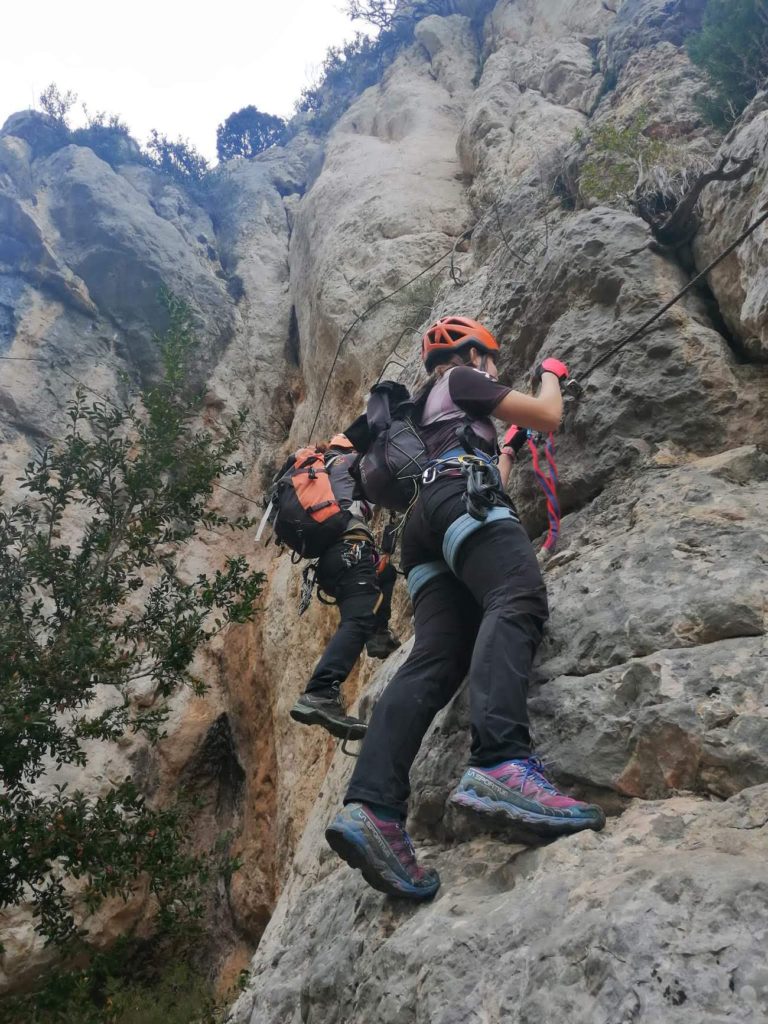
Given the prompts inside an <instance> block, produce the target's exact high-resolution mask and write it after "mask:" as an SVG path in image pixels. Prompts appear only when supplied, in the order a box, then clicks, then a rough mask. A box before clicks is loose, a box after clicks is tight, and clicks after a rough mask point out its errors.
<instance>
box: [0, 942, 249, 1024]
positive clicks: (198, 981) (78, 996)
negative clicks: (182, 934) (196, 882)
mask: <svg viewBox="0 0 768 1024" xmlns="http://www.w3.org/2000/svg"><path fill="white" fill-rule="evenodd" d="M199 961H200V957H199V956H195V955H194V953H193V951H192V949H191V948H189V944H188V945H187V947H186V948H185V947H184V946H179V945H178V944H169V943H166V942H164V941H162V940H160V941H155V942H154V943H152V944H151V945H149V946H146V947H145V948H141V947H139V946H138V945H137V944H136V943H132V942H130V941H129V940H125V939H123V940H121V941H120V942H118V944H117V945H116V946H115V947H114V948H113V949H112V950H110V951H109V952H107V953H98V954H96V955H94V956H93V958H92V959H91V961H90V962H89V964H88V965H87V966H86V967H82V968H72V969H55V970H53V971H51V972H50V973H49V974H48V975H47V976H46V978H45V981H44V983H43V985H42V986H41V987H40V988H38V989H36V990H35V991H34V992H30V993H26V994H24V995H17V996H10V997H8V996H6V997H5V998H2V999H0V1024H21V1022H22V1021H23V1022H24V1024H222V1022H223V1021H224V1019H225V1017H226V1011H227V1008H228V1006H229V1005H231V1003H232V1002H233V1001H234V999H235V998H236V997H237V992H236V991H235V992H231V993H227V995H226V996H224V997H223V998H221V999H217V998H216V997H215V995H214V992H213V987H212V985H211V983H210V981H209V980H208V978H207V976H206V972H205V970H204V969H201V965H200V962H199Z"/></svg>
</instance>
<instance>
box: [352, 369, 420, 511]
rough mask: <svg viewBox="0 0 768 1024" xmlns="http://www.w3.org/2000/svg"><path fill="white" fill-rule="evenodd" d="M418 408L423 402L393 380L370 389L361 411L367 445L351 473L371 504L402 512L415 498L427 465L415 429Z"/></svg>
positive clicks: (416, 429) (418, 414)
mask: <svg viewBox="0 0 768 1024" xmlns="http://www.w3.org/2000/svg"><path fill="white" fill-rule="evenodd" d="M422 409H423V402H415V401H414V400H413V399H412V398H411V396H410V394H409V393H408V389H407V388H405V387H403V385H402V384H398V383H397V382H396V381H391V380H385V381H382V382H381V383H380V384H375V385H374V386H373V387H372V388H371V394H370V397H369V399H368V406H367V408H366V411H365V419H366V424H367V428H368V445H367V447H366V450H365V451H364V453H363V454H362V455H361V456H360V458H359V459H358V461H357V465H356V466H355V468H354V470H353V474H354V476H355V477H356V479H357V481H358V483H359V485H360V490H361V491H362V493H363V496H364V497H365V499H366V500H367V501H369V502H370V503H371V504H373V505H379V506H381V507H382V508H386V509H389V510H390V511H393V512H404V511H405V510H406V509H407V508H408V507H409V506H410V504H411V502H412V501H413V499H414V498H415V497H416V494H417V493H418V489H419V483H420V482H421V476H422V474H423V472H424V470H425V469H426V468H427V464H428V463H429V456H428V455H427V449H426V446H425V444H424V441H423V440H422V438H421V435H420V434H419V430H418V428H417V426H416V424H417V423H418V420H419V417H420V416H421V412H422Z"/></svg>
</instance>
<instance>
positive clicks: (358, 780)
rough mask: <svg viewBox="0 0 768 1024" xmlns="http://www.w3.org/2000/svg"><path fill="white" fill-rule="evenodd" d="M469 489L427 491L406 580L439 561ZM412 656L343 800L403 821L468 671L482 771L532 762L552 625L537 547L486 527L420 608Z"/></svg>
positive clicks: (410, 543) (516, 530) (409, 544)
mask: <svg viewBox="0 0 768 1024" xmlns="http://www.w3.org/2000/svg"><path fill="white" fill-rule="evenodd" d="M463 494H464V481H463V479H456V478H450V477H449V478H446V477H443V478H441V479H438V480H437V481H436V482H435V483H432V484H429V485H427V486H425V487H424V488H423V489H422V491H421V494H420V496H419V498H418V500H417V502H416V505H415V506H414V509H413V511H412V513H411V516H410V518H409V520H408V523H407V524H406V527H405V530H404V532H403V545H402V561H403V567H404V568H405V570H406V571H410V569H412V568H413V567H414V566H415V565H419V564H421V563H423V562H430V561H434V560H436V559H439V558H442V540H443V536H444V535H445V531H446V530H447V528H448V527H449V526H450V524H451V523H452V522H454V521H455V520H456V519H457V518H458V517H459V516H461V515H463V514H464V513H465V512H466V508H465V505H464V501H463ZM414 615H415V630H416V637H415V642H414V646H413V650H412V651H411V654H410V656H409V658H408V660H407V661H406V662H405V664H404V665H403V666H402V668H401V669H400V670H399V671H398V672H397V673H396V675H395V676H394V677H393V679H392V681H391V682H390V684H389V686H388V687H387V688H386V690H385V691H384V693H383V694H382V696H381V697H380V699H379V701H378V703H377V704H376V707H375V708H374V711H373V715H372V717H371V721H370V723H369V726H368V731H367V733H366V736H365V740H364V742H363V747H362V750H361V752H360V757H359V758H358V761H357V764H356V767H355V771H354V774H353V775H352V779H351V782H350V784H349V788H348V790H347V794H346V797H345V801H346V802H350V801H352V800H359V801H362V802H363V803H375V804H381V805H384V806H386V807H389V808H390V809H392V810H393V811H396V812H398V813H400V814H402V815H405V813H406V810H407V801H408V797H409V795H410V784H409V778H408V776H409V772H410V768H411V765H412V764H413V761H414V759H415V757H416V754H417V753H418V751H419V747H420V746H421V741H422V739H423V738H424V734H425V733H426V731H427V729H428V728H429V725H430V723H431V722H432V719H433V718H434V717H435V715H436V714H437V712H438V711H439V710H440V709H441V708H443V707H444V706H445V705H446V704H447V703H448V702H449V701H450V699H451V698H452V697H453V696H454V694H455V693H456V691H457V690H458V688H459V686H460V685H461V682H462V680H463V678H464V676H465V674H466V673H467V671H469V698H470V726H471V756H470V763H471V764H474V765H479V766H486V767H487V766H490V765H496V764H499V763H500V762H501V761H507V760H511V759H512V758H519V757H527V756H528V755H529V754H530V749H531V748H530V734H529V730H528V713H527V707H526V705H527V696H528V677H529V674H530V669H531V664H532V662H533V657H534V655H535V653H536V648H537V647H538V645H539V642H540V640H541V635H542V629H543V626H544V623H545V621H546V619H547V616H548V608H547V596H546V590H545V587H544V583H543V581H542V578H541V573H540V571H539V565H538V562H537V560H536V555H535V553H534V550H533V547H532V545H531V542H530V541H529V539H528V536H527V534H526V533H525V530H524V529H523V527H522V526H520V525H519V524H518V523H515V522H513V521H512V520H509V521H502V522H498V523H493V524H491V525H489V526H485V527H483V528H482V529H480V530H478V531H477V532H476V533H475V534H473V535H472V536H471V537H469V538H468V539H467V541H466V542H465V543H464V545H463V546H462V548H461V550H460V551H459V563H458V566H457V575H456V576H454V575H453V574H452V573H444V574H442V575H440V576H437V577H435V578H434V579H433V580H431V581H430V582H429V583H427V584H426V585H425V586H424V587H423V588H422V589H421V590H420V591H419V593H418V594H417V595H416V599H415V602H414Z"/></svg>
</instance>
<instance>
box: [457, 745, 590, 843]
mask: <svg viewBox="0 0 768 1024" xmlns="http://www.w3.org/2000/svg"><path fill="white" fill-rule="evenodd" d="M450 800H451V802H452V803H454V804H457V805H458V806H459V807H466V808H467V809H469V810H472V811H477V812H478V813H479V814H483V815H486V816H488V817H492V818H495V819H496V820H497V821H499V822H503V823H509V822H512V823H514V824H516V825H520V826H522V830H523V831H524V832H532V833H533V834H534V835H537V836H544V837H554V836H560V835H570V834H571V833H572V832H581V831H582V830H583V829H586V828H591V829H594V830H595V831H596V832H599V831H600V829H601V828H603V826H604V825H605V814H604V813H603V811H602V809H601V808H600V807H597V806H596V805H595V804H585V803H582V802H581V801H580V800H574V799H573V797H570V796H566V795H565V794H564V793H561V792H560V791H559V790H557V789H555V787H554V786H553V785H552V783H551V782H550V781H549V779H547V777H546V776H545V775H544V772H543V768H542V764H541V761H539V760H538V759H537V758H535V757H525V758H521V759H519V760H515V761H505V762H504V763H503V764H500V765H497V766H496V767H495V768H467V770H466V771H465V772H464V775H463V776H462V779H461V782H460V783H459V785H458V786H457V788H456V789H455V790H454V791H453V793H451V796H450Z"/></svg>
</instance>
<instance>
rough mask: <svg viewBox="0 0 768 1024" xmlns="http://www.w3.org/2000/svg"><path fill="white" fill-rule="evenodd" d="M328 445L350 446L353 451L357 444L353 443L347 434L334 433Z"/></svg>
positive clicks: (332, 446) (333, 446)
mask: <svg viewBox="0 0 768 1024" xmlns="http://www.w3.org/2000/svg"><path fill="white" fill-rule="evenodd" d="M328 447H329V448H348V449H350V451H351V450H353V449H354V447H355V446H354V445H353V444H352V442H351V441H350V440H349V438H348V437H347V435H346V434H334V435H333V437H332V438H331V440H330V441H329V442H328Z"/></svg>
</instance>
